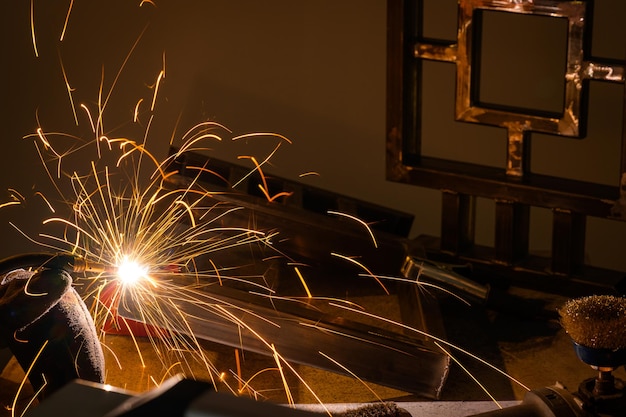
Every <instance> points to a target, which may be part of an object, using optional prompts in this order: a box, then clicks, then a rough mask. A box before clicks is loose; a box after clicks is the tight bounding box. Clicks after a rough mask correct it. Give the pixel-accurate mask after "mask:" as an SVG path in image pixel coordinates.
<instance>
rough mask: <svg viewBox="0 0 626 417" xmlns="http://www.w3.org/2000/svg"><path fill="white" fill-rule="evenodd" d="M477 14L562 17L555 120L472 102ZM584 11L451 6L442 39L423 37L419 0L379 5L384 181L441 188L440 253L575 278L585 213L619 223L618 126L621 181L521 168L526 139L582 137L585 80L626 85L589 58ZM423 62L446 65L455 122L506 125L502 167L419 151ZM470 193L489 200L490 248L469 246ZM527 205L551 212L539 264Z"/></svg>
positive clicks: (624, 180)
mask: <svg viewBox="0 0 626 417" xmlns="http://www.w3.org/2000/svg"><path fill="white" fill-rule="evenodd" d="M485 10H487V11H498V12H507V13H521V14H527V15H540V16H547V17H553V18H560V19H567V21H568V33H567V51H566V64H565V72H564V74H563V77H564V80H561V82H564V90H565V97H564V101H563V102H564V105H563V109H562V112H561V113H560V114H554V115H553V114H546V113H545V112H541V111H536V112H535V111H532V110H528V109H521V108H511V107H506V108H505V107H504V106H502V107H498V106H491V105H486V104H481V103H480V101H479V100H478V97H477V96H478V92H479V91H480V90H479V86H478V85H477V80H478V79H479V77H478V76H477V74H473V73H472V70H473V69H475V68H474V67H476V66H477V65H476V60H477V59H478V58H479V57H480V51H479V49H480V42H479V41H480V32H481V28H480V27H477V25H480V21H481V19H476V16H477V15H479V14H480V13H482V12H483V11H485ZM592 11H593V1H592V0H586V1H565V0H508V1H507V0H459V1H458V19H457V23H458V24H457V39H456V41H449V40H434V39H427V38H425V37H424V36H423V35H422V21H423V2H422V1H421V0H388V15H387V19H388V31H387V33H388V42H387V46H388V50H387V55H388V61H387V149H386V152H387V156H386V158H387V179H389V180H391V181H397V182H404V183H408V184H413V185H417V186H424V187H429V188H435V189H439V190H441V191H442V225H441V238H440V241H439V245H438V251H439V253H445V254H449V255H451V256H454V257H455V258H456V259H458V258H464V259H469V260H471V261H475V262H476V263H480V264H481V265H485V264H487V265H490V266H493V265H498V266H504V267H505V269H507V271H508V272H511V271H512V270H517V271H519V270H523V271H526V272H528V271H531V272H532V274H531V275H533V274H534V275H537V274H540V275H542V276H545V275H552V276H554V275H558V276H570V277H571V276H576V277H580V276H581V275H585V274H587V273H588V272H589V269H590V268H588V267H586V266H585V264H584V250H585V247H584V245H585V224H586V217H587V216H595V217H601V218H607V219H612V220H621V221H624V220H626V121H623V123H624V129H623V133H622V145H621V154H622V155H621V164H620V177H619V178H616V184H615V185H614V186H609V185H604V184H596V183H590V182H584V181H576V180H570V179H566V178H557V177H553V176H547V175H540V174H536V173H533V172H531V169H530V167H531V165H530V146H531V144H530V142H531V140H530V139H531V134H532V133H534V132H539V133H547V134H554V135H559V136H566V137H572V138H582V137H584V136H585V135H586V129H585V127H586V126H585V125H586V118H587V114H586V113H587V111H586V107H587V101H588V98H587V94H588V81H589V80H601V81H605V82H611V83H621V84H622V85H625V86H626V83H625V82H624V81H625V75H624V68H625V63H624V61H616V60H611V59H599V58H595V57H592V56H591V54H590V45H591V30H590V21H591V20H592V15H593V13H592ZM424 60H432V61H439V62H448V63H451V64H455V66H456V97H455V100H456V101H455V119H456V120H457V121H461V122H467V123H477V124H482V125H488V126H495V127H500V128H503V129H506V132H507V154H506V165H505V168H504V169H502V168H496V167H491V166H484V165H477V164H472V163H467V162H459V161H454V160H447V159H441V158H434V157H429V156H425V155H422V151H421V110H422V107H423V105H426V104H427V103H422V97H421V83H422V79H421V78H422V75H421V69H422V62H423V61H424ZM624 96H625V101H626V94H625V95H624ZM625 107H626V105H625ZM623 120H626V117H624V118H623ZM476 197H483V198H487V199H491V200H494V201H495V202H496V236H495V247H494V248H478V247H477V246H476V245H475V243H474V223H475V210H474V207H475V198H476ZM533 206H537V207H544V208H548V209H551V210H552V212H553V214H554V219H553V247H552V255H551V257H549V259H547V260H543V259H542V260H536V259H530V257H529V254H528V240H529V238H528V235H529V227H530V226H529V217H530V207H533ZM481 249H485V250H481ZM602 273H604V271H603V272H602ZM605 275H606V274H605ZM609 275H610V274H609ZM621 276H623V273H622V274H620V275H618V276H617V277H621Z"/></svg>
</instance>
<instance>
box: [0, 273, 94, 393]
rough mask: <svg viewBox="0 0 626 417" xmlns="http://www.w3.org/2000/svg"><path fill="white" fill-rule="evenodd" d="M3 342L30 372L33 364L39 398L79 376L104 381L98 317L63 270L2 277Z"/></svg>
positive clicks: (0, 331) (0, 340) (31, 377)
mask: <svg viewBox="0 0 626 417" xmlns="http://www.w3.org/2000/svg"><path fill="white" fill-rule="evenodd" d="M44 345H45V346H44ZM0 346H8V347H9V348H10V349H11V352H12V353H13V355H15V357H16V359H17V361H18V362H19V364H20V365H21V367H22V368H23V369H24V371H25V372H27V371H28V370H29V369H30V371H29V375H28V378H29V380H30V382H31V385H32V386H33V388H34V389H35V392H37V391H38V390H39V389H42V393H41V395H40V398H43V397H46V396H48V395H50V394H51V393H52V392H54V391H56V390H57V389H58V388H60V387H62V386H63V385H65V384H66V383H68V382H70V381H72V380H74V379H77V378H80V379H85V380H89V381H93V382H99V383H102V382H104V381H103V377H104V356H103V353H102V347H101V345H100V342H99V340H98V337H97V333H96V329H95V326H94V323H93V320H92V318H91V315H90V314H89V311H88V310H87V308H86V306H85V304H84V302H83V300H82V299H81V298H80V296H79V295H78V293H76V290H75V289H74V288H73V287H72V278H71V276H70V275H69V274H68V273H67V272H66V271H64V270H62V269H42V270H39V271H37V272H31V271H27V270H24V269H18V270H14V271H11V272H9V273H8V274H6V275H4V277H2V279H1V281H0Z"/></svg>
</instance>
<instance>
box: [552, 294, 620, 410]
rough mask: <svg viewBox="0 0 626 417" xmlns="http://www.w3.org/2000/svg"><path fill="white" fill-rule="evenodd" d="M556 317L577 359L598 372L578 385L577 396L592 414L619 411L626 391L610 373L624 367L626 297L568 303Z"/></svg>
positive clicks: (574, 300)
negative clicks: (599, 411) (558, 317)
mask: <svg viewBox="0 0 626 417" xmlns="http://www.w3.org/2000/svg"><path fill="white" fill-rule="evenodd" d="M559 315H560V318H561V325H562V326H563V329H564V330H565V331H566V332H567V333H568V334H569V336H570V337H571V339H572V342H573V344H574V350H575V352H576V355H577V356H578V358H579V359H580V360H581V361H583V362H584V363H586V364H587V365H589V366H591V368H592V369H594V370H597V371H598V375H597V376H596V377H595V378H590V379H587V380H585V381H583V382H582V383H581V384H580V386H579V389H578V393H579V395H580V396H581V398H582V399H583V401H584V402H585V403H586V404H587V405H588V407H589V408H591V409H592V411H594V412H597V411H598V410H601V411H602V410H607V411H608V412H609V413H610V415H613V414H612V412H613V411H614V410H619V409H621V410H622V412H623V410H625V409H626V388H625V386H624V382H623V381H622V380H620V379H618V378H615V377H614V376H613V374H612V373H613V371H614V370H615V369H616V368H618V367H620V366H622V365H624V364H626V298H625V297H617V296H612V295H593V296H587V297H582V298H577V299H573V300H569V301H568V302H566V303H565V304H564V305H563V307H562V308H561V309H559ZM616 415H619V414H616ZM622 415H623V414H622Z"/></svg>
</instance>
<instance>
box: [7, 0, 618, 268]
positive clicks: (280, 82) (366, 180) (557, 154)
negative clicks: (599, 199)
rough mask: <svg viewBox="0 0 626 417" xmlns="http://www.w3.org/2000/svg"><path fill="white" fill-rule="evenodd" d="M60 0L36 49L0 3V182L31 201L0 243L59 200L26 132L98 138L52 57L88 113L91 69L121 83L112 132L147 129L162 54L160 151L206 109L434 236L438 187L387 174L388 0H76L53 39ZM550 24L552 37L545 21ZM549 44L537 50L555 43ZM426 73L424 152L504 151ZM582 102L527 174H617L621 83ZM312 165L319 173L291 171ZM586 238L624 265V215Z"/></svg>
mask: <svg viewBox="0 0 626 417" xmlns="http://www.w3.org/2000/svg"><path fill="white" fill-rule="evenodd" d="M69 3H70V2H69V1H43V0H33V1H32V6H33V8H32V11H33V14H32V16H33V19H32V22H33V25H32V26H33V27H34V28H35V39H36V45H37V49H38V53H39V56H38V57H36V56H35V53H34V46H33V39H32V33H31V2H28V1H17V0H9V1H3V2H2V5H1V6H0V7H1V9H0V10H1V13H0V19H2V20H1V25H0V26H1V28H2V29H1V30H2V40H1V42H2V50H3V57H2V66H1V73H0V77H1V78H0V79H1V85H2V90H1V93H0V100H2V112H0V114H1V117H2V122H1V123H2V127H3V134H2V139H1V140H2V143H3V145H4V146H3V151H2V162H3V163H2V164H0V190H1V192H3V193H4V192H5V190H9V189H12V188H13V189H16V190H18V191H19V192H20V193H22V194H23V195H24V196H25V197H27V201H26V203H24V204H22V205H20V206H10V207H4V208H3V209H1V211H0V215H1V216H2V221H1V222H0V233H1V236H2V240H1V241H0V256H8V255H12V254H15V253H19V252H21V251H24V250H29V249H33V247H34V245H33V244H31V243H30V242H29V241H28V240H27V239H26V238H24V237H23V236H21V234H20V233H19V232H17V231H16V229H15V228H14V227H12V226H10V225H9V224H8V222H13V223H14V224H15V225H16V226H18V227H19V229H20V230H22V231H24V233H26V234H28V235H29V236H31V237H37V234H38V233H40V232H41V231H42V230H43V229H44V228H43V227H42V225H41V221H42V219H43V218H45V217H49V216H50V214H49V213H47V212H46V210H45V208H44V206H43V204H42V202H41V200H38V199H37V197H36V196H35V195H34V192H35V191H43V192H44V194H46V195H47V196H49V198H51V200H56V202H57V203H58V197H57V196H56V195H57V194H56V193H55V190H54V188H53V187H52V186H51V185H50V180H49V178H48V176H47V174H46V173H45V171H44V170H42V169H41V161H40V160H39V157H38V155H37V152H36V150H35V148H34V147H33V143H32V140H30V139H23V137H24V136H26V135H29V134H32V133H34V132H35V131H36V129H37V127H38V126H39V125H41V126H42V127H43V128H44V129H45V130H46V131H59V132H66V133H71V134H74V135H77V136H79V137H84V138H91V137H92V134H91V133H90V129H89V124H88V120H87V118H86V116H85V113H84V112H81V111H80V109H79V110H78V120H79V124H78V126H77V125H76V123H75V121H74V116H73V112H72V107H71V102H70V100H69V97H68V91H67V89H66V87H65V82H64V77H63V72H62V69H61V68H62V66H63V68H64V69H65V71H66V75H67V79H68V81H69V83H70V85H71V86H72V88H73V93H72V94H73V97H74V100H75V103H77V104H80V103H86V104H87V105H88V107H90V108H91V109H92V110H95V109H96V108H97V101H98V94H99V88H100V84H101V81H103V86H104V92H105V93H107V94H108V92H109V91H111V88H112V86H113V84H114V80H115V86H114V88H113V89H112V93H111V95H110V99H109V101H108V102H107V107H106V112H105V119H104V125H105V129H106V131H107V133H108V134H110V135H112V136H115V135H124V136H127V137H131V138H134V139H135V140H137V141H141V140H142V139H143V132H144V129H145V126H146V124H147V122H148V117H147V114H144V115H143V117H144V118H143V120H142V124H140V125H137V124H133V123H130V121H131V120H132V115H133V110H134V108H135V104H136V103H137V100H138V99H139V98H144V100H145V102H149V101H150V100H151V97H152V91H153V90H152V89H151V88H150V86H151V85H152V84H153V83H154V82H155V80H156V76H157V74H158V73H159V71H160V70H161V69H162V68H163V62H165V68H166V78H165V80H164V82H163V83H162V85H161V91H160V93H159V96H158V100H157V103H156V110H155V112H154V116H155V117H154V119H153V121H152V124H151V128H150V133H149V135H148V139H147V147H148V149H150V150H151V151H152V152H153V153H154V154H155V155H156V156H157V157H159V158H162V157H164V156H165V155H166V152H167V147H168V145H169V143H170V140H171V138H177V137H180V136H181V135H182V134H183V133H184V131H185V130H186V129H187V128H189V127H191V126H192V125H194V124H195V123H198V122H201V121H204V120H207V119H209V120H214V121H216V122H219V123H221V124H223V125H225V126H227V127H228V128H230V129H231V130H232V131H233V133H234V134H240V133H250V132H276V133H279V134H282V135H285V136H287V137H289V138H290V139H291V140H292V141H293V144H291V145H287V146H281V149H280V150H279V152H278V153H277V154H276V155H275V157H274V158H272V166H271V168H267V171H268V172H272V173H274V174H276V175H280V176H284V177H288V178H290V179H298V180H300V181H302V182H305V183H308V184H311V185H314V186H316V187H321V188H326V189H329V190H332V191H335V192H338V193H341V194H345V195H348V196H352V197H356V198H360V199H363V200H367V201H371V202H374V203H377V204H382V205H386V206H389V207H393V208H396V209H400V210H404V211H407V212H410V213H413V214H415V216H416V221H415V224H414V227H413V231H412V235H413V236H416V235H419V234H430V235H438V234H439V221H440V214H439V211H440V201H439V199H440V196H439V192H437V191H433V190H426V189H422V188H417V187H412V186H409V185H404V184H396V183H390V182H388V181H386V180H385V167H384V149H385V76H386V74H385V65H386V62H385V59H386V56H385V42H386V2H385V1H384V0H366V1H363V0H340V1H337V0H311V1H290V0H267V1H262V2H261V1H255V0H236V1H233V0H154V4H155V5H153V4H150V3H143V4H142V3H141V2H140V1H139V0H136V1H132V0H102V1H100V0H97V1H96V0H90V1H75V2H74V5H73V8H72V10H71V13H70V15H69V20H68V25H67V30H66V33H65V37H64V39H63V41H61V40H60V35H61V32H62V29H63V26H64V22H65V20H66V15H67V12H68V6H69ZM424 3H425V13H426V15H427V16H428V18H427V19H426V21H425V27H424V31H425V34H426V35H427V36H430V37H434V38H443V39H454V37H455V25H456V1H454V0H445V1H441V0H430V1H425V2H424ZM595 3H596V13H595V22H594V39H597V40H596V41H594V45H593V53H594V54H595V55H598V56H602V57H608V58H615V59H622V60H623V59H624V57H625V51H626V32H625V29H624V25H623V24H622V23H623V20H624V17H626V11H625V3H624V2H623V1H620V0H598V1H596V2H595ZM535 26H538V25H533V24H532V23H531V24H530V25H528V27H523V26H522V27H518V28H514V29H511V27H510V26H507V24H506V23H498V22H495V23H494V25H493V29H492V30H493V31H494V33H497V34H498V36H495V37H493V38H490V39H491V40H490V41H489V42H491V43H489V44H488V45H487V46H489V47H490V48H492V49H497V48H504V50H507V47H508V45H524V44H525V42H526V40H528V42H530V43H533V44H539V45H540V44H541V42H540V39H541V36H542V35H541V34H540V33H537V32H536V28H535ZM548 26H549V25H548ZM547 30H548V34H549V33H550V32H549V31H551V30H554V28H553V27H548V28H547ZM544 36H548V35H544ZM538 39H539V41H538ZM135 43H136V46H134V47H133V45H135ZM546 45H552V43H550V42H546ZM546 47H548V46H546ZM550 47H551V46H550ZM509 49H510V48H509ZM550 52H551V50H549V51H548V52H547V53H545V52H544V53H543V54H544V55H546V56H548V57H549V56H552V55H554V54H551V53H550ZM557 55H558V54H557ZM530 56H532V54H531V55H530ZM540 56H541V55H540ZM127 57H128V59H127ZM500 58H502V57H501V56H500V57H499V55H498V54H497V53H496V54H495V55H494V57H493V58H492V60H493V65H494V68H496V70H495V71H493V74H494V75H492V76H493V77H498V76H499V77H501V78H502V80H504V81H503V82H505V83H506V82H511V83H512V84H509V85H511V86H515V80H516V79H518V80H520V81H521V79H522V78H524V77H525V74H527V73H528V71H523V70H521V71H520V70H519V68H513V67H507V60H506V59H504V60H503V59H500ZM126 59H127V61H125V60H126ZM61 63H62V65H61ZM557 64H558V63H557ZM530 65H531V67H528V68H534V66H535V65H539V66H541V65H542V63H541V62H536V63H535V64H530ZM425 71H426V72H427V73H428V74H429V77H430V78H429V80H430V81H429V83H428V84H427V90H426V91H425V103H427V108H426V117H425V124H424V128H425V129H426V131H425V135H424V138H425V145H424V146H425V148H424V149H425V152H426V153H427V154H429V155H432V156H442V157H446V158H453V159H454V158H469V160H470V162H478V163H485V164H490V165H496V166H498V165H501V164H504V152H505V150H504V149H505V148H504V147H505V141H506V133H505V132H504V131H502V130H500V129H496V128H489V127H480V126H470V125H465V124H461V123H456V122H453V121H452V118H453V100H454V66H453V65H450V64H445V63H428V64H427V65H425ZM118 72H119V77H117V75H118ZM539 74H540V75H539V77H541V74H542V73H541V72H539ZM116 77H117V78H116ZM524 81H525V82H527V80H524ZM542 82H543V81H542V80H538V81H537V88H538V90H541V91H544V92H545V91H547V92H548V94H549V92H550V91H551V89H550V83H549V82H548V83H543V84H542ZM522 90H523V89H522ZM556 90H557V91H558V89H556ZM590 100H591V101H590V113H589V116H590V121H589V135H588V137H587V138H586V139H584V140H572V139H566V138H559V137H554V136H546V135H536V137H537V139H533V170H534V171H536V172H541V173H546V174H551V175H559V176H566V177H570V178H575V179H584V180H588V181H593V182H599V183H606V184H616V183H617V181H618V179H617V178H616V176H617V174H616V173H617V172H618V167H617V165H616V164H618V163H619V159H618V157H617V153H618V152H619V140H620V135H621V129H622V115H623V111H624V109H623V85H621V84H608V83H600V82H594V83H591V88H590ZM38 120H39V121H38ZM69 143H70V140H69V139H68V142H67V144H66V145H67V146H69ZM274 144H275V141H274V140H270V139H260V140H254V141H249V142H248V143H232V142H229V141H224V142H223V143H216V145H215V148H214V149H212V150H211V151H210V154H211V155H213V156H215V157H218V158H222V159H228V160H231V161H233V162H235V161H237V159H236V156H237V155H239V154H251V153H254V154H257V155H267V154H268V153H269V152H270V151H271V150H272V149H273V146H274ZM84 162H85V159H84V157H83V158H82V159H79V160H75V161H72V157H68V158H67V163H66V164H65V166H66V167H70V166H71V164H72V163H77V164H78V163H84ZM308 171H316V172H318V173H319V176H308V177H305V178H302V179H299V177H298V176H299V174H301V173H304V172H308ZM6 193H7V194H6V195H5V196H4V198H3V199H2V201H9V199H10V194H11V193H12V192H11V191H6ZM0 195H2V194H0ZM478 212H479V220H478V224H477V241H478V243H484V244H490V243H492V242H493V224H492V219H493V204H492V202H489V201H479V204H478ZM531 221H532V227H533V233H532V236H531V247H532V249H533V250H536V251H542V250H548V249H549V248H550V242H549V235H550V213H548V212H545V211H543V210H540V209H536V210H534V211H533V212H532V219H531ZM588 236H589V239H588V248H587V252H588V256H589V261H590V263H591V264H593V265H598V266H604V267H608V268H614V269H619V270H625V271H626V257H624V256H623V248H624V247H626V225H624V224H621V223H619V224H615V223H614V222H608V221H600V220H597V219H590V220H589V222H588Z"/></svg>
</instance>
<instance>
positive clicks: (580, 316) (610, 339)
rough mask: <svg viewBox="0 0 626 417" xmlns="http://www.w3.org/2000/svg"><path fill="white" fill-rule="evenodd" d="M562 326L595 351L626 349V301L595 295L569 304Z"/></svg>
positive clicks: (567, 304) (576, 339)
mask: <svg viewBox="0 0 626 417" xmlns="http://www.w3.org/2000/svg"><path fill="white" fill-rule="evenodd" d="M559 315H560V316H561V325H562V326H563V328H564V329H565V331H566V332H567V333H568V334H569V335H570V337H571V338H572V340H573V341H574V342H576V343H578V344H579V345H583V346H586V347H589V348H594V349H611V350H616V349H623V348H626V298H624V297H615V296H612V295H592V296H589V297H582V298H577V299H574V300H569V301H568V302H566V303H565V304H564V305H563V307H562V308H561V309H559Z"/></svg>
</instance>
